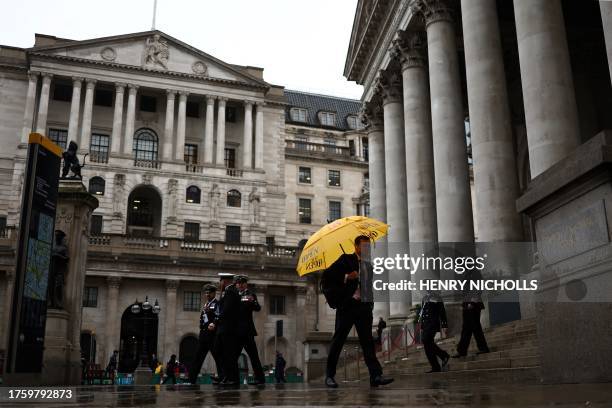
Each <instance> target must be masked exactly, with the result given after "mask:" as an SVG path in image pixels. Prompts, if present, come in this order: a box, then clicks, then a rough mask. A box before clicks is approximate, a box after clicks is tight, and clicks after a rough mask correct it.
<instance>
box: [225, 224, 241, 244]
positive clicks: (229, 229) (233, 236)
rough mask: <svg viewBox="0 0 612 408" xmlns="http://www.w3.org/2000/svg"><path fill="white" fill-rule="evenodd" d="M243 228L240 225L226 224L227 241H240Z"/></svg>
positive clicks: (232, 242)
mask: <svg viewBox="0 0 612 408" xmlns="http://www.w3.org/2000/svg"><path fill="white" fill-rule="evenodd" d="M240 235H241V230H240V226H239V225H226V226H225V242H226V243H228V244H239V243H240Z"/></svg>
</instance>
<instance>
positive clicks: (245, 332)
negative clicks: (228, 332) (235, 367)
mask: <svg viewBox="0 0 612 408" xmlns="http://www.w3.org/2000/svg"><path fill="white" fill-rule="evenodd" d="M234 281H235V282H236V287H237V288H238V294H239V295H240V310H239V317H238V337H239V342H240V346H239V347H238V348H239V352H240V351H242V349H244V350H245V351H246V353H247V355H248V356H249V360H251V366H252V367H253V374H254V377H255V378H254V380H253V381H251V382H249V384H250V385H264V384H265V383H266V377H265V374H264V371H263V367H262V366H261V361H260V359H259V353H258V351H257V344H256V343H255V336H257V330H256V329H255V323H254V322H253V312H259V311H260V310H261V306H260V305H259V302H258V301H257V295H256V294H255V292H254V291H253V290H251V289H249V287H248V281H249V278H248V277H247V276H245V275H238V276H236V278H235V280H234Z"/></svg>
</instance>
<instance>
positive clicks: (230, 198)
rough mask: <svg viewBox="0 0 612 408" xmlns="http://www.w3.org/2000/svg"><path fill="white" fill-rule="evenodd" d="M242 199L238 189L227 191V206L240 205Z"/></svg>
mask: <svg viewBox="0 0 612 408" xmlns="http://www.w3.org/2000/svg"><path fill="white" fill-rule="evenodd" d="M241 201H242V195H241V194H240V191H238V190H230V191H228V192H227V206H228V207H240V206H241Z"/></svg>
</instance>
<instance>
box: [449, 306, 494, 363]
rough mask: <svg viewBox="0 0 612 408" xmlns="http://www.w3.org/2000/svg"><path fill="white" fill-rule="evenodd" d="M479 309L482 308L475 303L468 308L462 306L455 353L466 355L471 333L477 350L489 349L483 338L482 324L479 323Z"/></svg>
mask: <svg viewBox="0 0 612 408" xmlns="http://www.w3.org/2000/svg"><path fill="white" fill-rule="evenodd" d="M481 310H482V308H480V307H478V306H477V305H474V306H472V307H471V308H469V309H468V308H467V307H466V306H464V307H463V327H462V328H461V339H460V340H459V344H457V353H459V354H460V355H462V356H465V355H467V351H468V348H469V347H470V340H471V339H472V334H473V335H474V339H475V340H476V345H477V346H478V350H480V351H489V346H488V345H487V340H486V339H485V336H484V333H483V332H482V326H481V325H480V311H481Z"/></svg>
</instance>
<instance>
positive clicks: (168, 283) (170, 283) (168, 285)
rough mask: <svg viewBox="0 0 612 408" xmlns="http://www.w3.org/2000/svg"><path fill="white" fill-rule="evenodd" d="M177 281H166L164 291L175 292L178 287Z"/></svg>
mask: <svg viewBox="0 0 612 408" xmlns="http://www.w3.org/2000/svg"><path fill="white" fill-rule="evenodd" d="M179 283H180V282H179V281H178V280H176V279H167V280H166V291H167V292H168V291H171V290H176V289H177V288H178V286H179Z"/></svg>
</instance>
